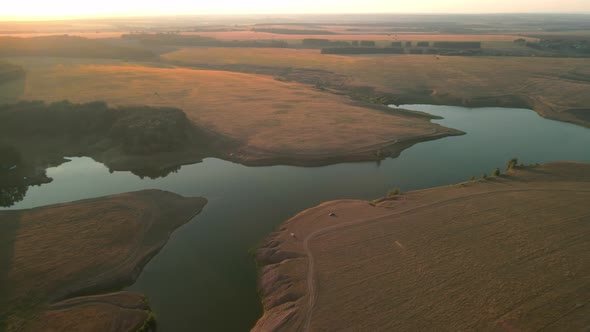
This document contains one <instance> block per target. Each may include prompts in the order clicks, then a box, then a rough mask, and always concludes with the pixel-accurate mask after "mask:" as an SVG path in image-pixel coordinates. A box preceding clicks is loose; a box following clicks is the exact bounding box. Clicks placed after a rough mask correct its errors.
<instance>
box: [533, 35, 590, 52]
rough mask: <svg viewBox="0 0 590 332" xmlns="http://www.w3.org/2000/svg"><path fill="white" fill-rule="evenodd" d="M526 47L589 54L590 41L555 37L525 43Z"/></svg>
mask: <svg viewBox="0 0 590 332" xmlns="http://www.w3.org/2000/svg"><path fill="white" fill-rule="evenodd" d="M526 46H527V47H529V48H532V49H535V50H540V51H549V52H559V53H579V54H590V39H585V38H580V37H568V36H567V37H566V36H555V37H550V38H546V39H541V40H540V41H539V42H527V43H526Z"/></svg>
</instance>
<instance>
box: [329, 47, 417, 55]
mask: <svg viewBox="0 0 590 332" xmlns="http://www.w3.org/2000/svg"><path fill="white" fill-rule="evenodd" d="M404 53H405V51H404V49H403V48H395V47H379V48H378V47H338V48H323V49H322V54H404Z"/></svg>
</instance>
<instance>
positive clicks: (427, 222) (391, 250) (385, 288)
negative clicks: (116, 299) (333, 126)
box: [254, 163, 590, 331]
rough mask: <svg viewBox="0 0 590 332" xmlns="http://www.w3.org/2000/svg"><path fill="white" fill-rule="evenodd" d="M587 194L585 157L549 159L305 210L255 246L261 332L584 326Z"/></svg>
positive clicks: (589, 175)
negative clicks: (377, 199)
mask: <svg viewBox="0 0 590 332" xmlns="http://www.w3.org/2000/svg"><path fill="white" fill-rule="evenodd" d="M589 199H590V165H589V164H582V163H551V164H546V165H542V166H538V167H530V168H521V169H517V170H512V171H510V172H508V174H505V175H502V176H500V177H493V178H488V179H486V180H476V181H471V182H465V183H461V184H458V185H453V186H447V187H440V188H433V189H428V190H421V191H415V192H409V193H404V194H402V195H400V196H398V197H396V198H395V199H393V200H388V201H385V202H382V203H379V204H377V206H372V205H370V204H369V202H365V201H334V202H328V203H324V204H322V205H320V206H318V207H315V208H312V209H309V210H306V211H303V212H301V213H300V214H298V215H297V216H295V217H293V218H292V219H291V220H289V221H287V222H286V223H285V224H283V225H282V227H281V228H280V229H279V230H278V231H277V232H275V233H274V234H272V235H271V236H270V237H269V238H268V239H267V241H266V242H265V243H264V245H263V246H261V247H260V249H259V250H258V252H257V257H258V261H259V263H260V264H261V265H262V267H261V274H260V289H261V294H262V300H263V305H264V309H265V310H264V312H265V314H264V316H263V317H262V318H261V319H260V320H259V321H258V323H257V325H256V326H255V328H254V331H272V330H282V331H302V330H303V331H307V330H312V331H316V330H317V331H320V330H322V331H323V330H346V329H353V330H388V331H391V330H428V329H432V328H434V327H436V328H437V329H441V330H498V329H502V330H506V329H507V330H538V329H542V328H550V329H554V330H555V329H556V330H576V329H583V328H584V327H586V326H588V323H589V320H588V317H590V315H589V313H590V312H589V311H588V310H590V309H589V308H588V306H587V299H588V296H589V295H590V293H589V289H590V283H589V281H588V278H587V276H588V275H589V273H590V264H588V260H587V259H586V257H585V256H584V255H583V254H580V253H584V252H587V251H588V249H590V241H588V240H587V237H586V236H585V235H584V234H587V232H588V231H590V229H589V227H588V225H589V224H588V222H587V221H588V215H590V206H588V204H587V202H588V200H589ZM331 212H335V216H329V214H330V213H331Z"/></svg>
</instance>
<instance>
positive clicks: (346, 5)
mask: <svg viewBox="0 0 590 332" xmlns="http://www.w3.org/2000/svg"><path fill="white" fill-rule="evenodd" d="M506 12H544V13H547V12H559V13H582V12H585V13H588V12H590V0H545V1H539V0H517V1H514V0H497V1H492V0H479V1H473V0H446V1H438V0H414V1H398V0H298V1H284V0H250V1H242V0H214V1H210V0H207V1H202V0H197V1H195V0H166V1H162V0H126V1H120V0H99V1H79V0H75V1H73V0H52V1H47V0H20V1H12V2H11V3H10V5H8V6H3V8H2V12H1V13H0V17H3V18H5V19H6V18H10V17H13V18H19V17H20V18H22V17H72V16H94V15H99V16H110V15H116V16H121V15H161V14H278V13H285V14H287V13H298V14H299V13H506Z"/></svg>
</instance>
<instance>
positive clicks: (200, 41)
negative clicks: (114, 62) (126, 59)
mask: <svg viewBox="0 0 590 332" xmlns="http://www.w3.org/2000/svg"><path fill="white" fill-rule="evenodd" d="M121 38H125V39H134V40H138V41H139V42H140V43H142V44H144V45H152V46H153V45H158V46H170V45H177V46H204V47H205V46H206V47H250V48H257V47H258V48H265V47H268V48H286V47H289V44H288V43H287V42H285V41H282V40H262V41H257V40H219V39H215V38H211V37H203V36H190V35H179V34H164V33H157V34H126V35H123V36H121Z"/></svg>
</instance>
